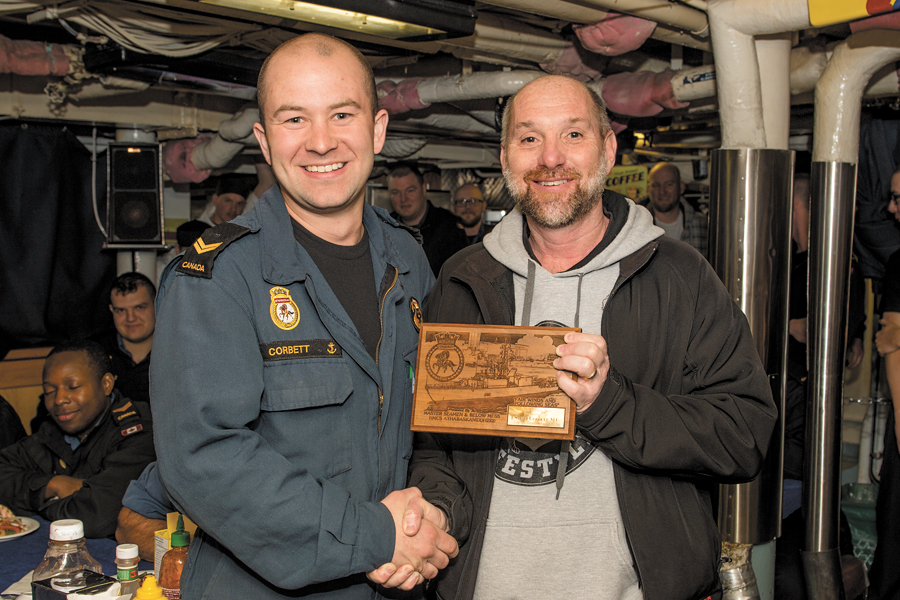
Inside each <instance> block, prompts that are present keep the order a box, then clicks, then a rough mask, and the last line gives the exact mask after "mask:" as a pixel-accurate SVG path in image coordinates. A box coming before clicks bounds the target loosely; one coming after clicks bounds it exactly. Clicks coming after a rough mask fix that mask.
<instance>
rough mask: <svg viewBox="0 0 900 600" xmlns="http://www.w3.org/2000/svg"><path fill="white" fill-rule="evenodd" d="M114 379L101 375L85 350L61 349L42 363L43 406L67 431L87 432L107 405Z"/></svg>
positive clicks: (75, 434) (75, 432)
mask: <svg viewBox="0 0 900 600" xmlns="http://www.w3.org/2000/svg"><path fill="white" fill-rule="evenodd" d="M114 383H115V379H114V378H113V375H112V373H104V374H103V375H101V374H100V373H98V372H97V369H96V367H95V366H94V365H92V364H91V362H90V359H89V358H88V354H87V353H86V352H60V353H59V354H53V355H51V356H50V357H48V358H47V362H45V363H44V376H43V387H44V406H45V407H46V408H47V410H48V411H49V412H50V417H51V418H52V419H53V420H54V421H55V422H56V424H57V425H59V428H60V429H62V430H63V431H64V432H66V433H67V434H69V435H74V436H81V435H83V434H86V433H87V432H88V431H89V430H90V428H91V426H92V425H93V424H94V423H95V422H96V421H97V419H99V418H100V415H102V414H103V413H104V412H105V411H106V409H107V408H109V395H110V394H111V393H112V390H113V384H114Z"/></svg>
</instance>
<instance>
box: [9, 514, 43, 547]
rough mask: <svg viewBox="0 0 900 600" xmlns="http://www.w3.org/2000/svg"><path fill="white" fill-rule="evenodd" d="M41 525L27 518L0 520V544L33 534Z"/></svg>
mask: <svg viewBox="0 0 900 600" xmlns="http://www.w3.org/2000/svg"><path fill="white" fill-rule="evenodd" d="M40 526H41V524H40V523H38V522H37V521H35V520H34V519H29V518H28V517H7V518H0V542H6V541H8V540H14V539H16V538H20V537H22V536H23V535H28V534H29V533H32V532H35V531H37V530H38V528H40Z"/></svg>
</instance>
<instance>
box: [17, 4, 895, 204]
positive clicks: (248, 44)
mask: <svg viewBox="0 0 900 600" xmlns="http://www.w3.org/2000/svg"><path fill="white" fill-rule="evenodd" d="M256 4H258V5H259V6H263V5H265V2H259V3H256ZM292 4H294V3H291V2H275V1H274V0H272V2H271V5H272V6H273V7H275V8H273V10H272V14H265V13H262V12H250V11H249V10H240V9H239V8H234V7H239V6H241V5H242V2H241V1H240V0H203V1H200V0H145V1H134V0H102V1H97V2H77V1H76V2H71V3H61V4H60V3H57V2H53V3H51V2H22V1H20V0H0V35H2V36H3V37H4V38H5V39H4V40H2V41H3V42H4V43H3V47H2V48H0V52H2V53H3V54H5V57H4V60H3V63H4V67H3V71H4V72H6V73H8V75H7V76H6V77H5V78H4V81H5V83H4V84H3V85H2V87H3V88H5V89H0V114H3V115H5V118H6V119H18V120H21V121H24V122H42V121H48V120H50V121H55V122H60V121H61V122H63V123H65V124H66V125H67V126H68V127H69V128H70V129H71V130H72V131H73V132H76V134H78V135H79V137H80V138H82V139H88V138H90V137H91V135H92V132H93V129H94V128H95V127H96V128H97V131H98V136H99V138H100V142H101V144H102V143H103V140H104V139H112V138H114V136H115V129H116V128H121V127H135V128H138V129H143V130H149V131H152V132H154V133H155V134H156V136H157V138H158V139H159V140H160V141H165V140H170V139H177V138H190V137H194V136H197V135H202V134H209V133H215V132H216V131H218V130H219V129H220V127H219V125H220V123H222V122H224V121H226V120H227V119H229V118H231V117H232V115H234V114H235V113H237V112H239V111H240V110H242V109H244V108H247V107H249V106H252V105H253V103H254V101H255V95H254V94H255V87H254V86H255V83H256V76H257V73H258V69H259V66H260V65H261V64H262V61H263V59H264V58H265V56H266V55H267V54H268V53H269V52H270V51H271V50H272V49H274V48H275V47H276V46H277V45H278V44H279V43H281V42H283V41H284V40H286V39H289V38H290V37H293V36H295V35H297V34H300V33H302V32H305V31H322V32H327V33H330V34H333V35H336V36H339V37H343V38H345V39H347V40H348V41H350V42H352V43H353V44H354V45H355V46H356V47H357V48H359V49H360V50H361V51H362V52H363V53H364V54H365V56H366V57H367V59H368V60H369V62H370V64H371V65H372V67H373V70H374V73H375V76H376V80H377V82H378V84H379V85H378V92H379V97H380V101H381V104H382V106H383V107H385V108H387V109H388V111H389V113H390V115H391V120H390V124H389V128H388V142H387V144H386V147H385V149H384V150H383V152H382V154H381V156H380V157H378V159H377V161H378V162H376V168H375V171H374V172H373V177H377V176H379V175H382V174H383V173H384V172H385V167H386V165H390V164H391V163H393V162H395V161H398V160H411V161H414V162H416V163H418V164H419V165H420V166H422V167H424V168H425V169H433V170H435V171H440V172H443V173H445V185H444V187H445V188H447V187H450V188H452V187H455V185H458V181H464V180H472V179H475V180H483V179H491V178H498V177H499V175H500V165H499V151H498V143H499V114H500V111H501V108H502V102H503V98H505V97H508V96H509V95H510V94H511V93H513V92H514V91H515V90H516V89H518V87H521V85H523V84H524V83H526V82H527V81H529V80H531V79H532V78H534V77H535V76H537V75H539V74H541V73H560V74H568V75H571V76H575V77H578V78H579V79H581V80H583V81H586V82H589V83H590V84H591V85H592V87H594V88H595V89H596V90H598V91H599V92H600V93H601V95H602V96H603V97H604V100H605V101H606V102H607V105H608V107H609V109H610V113H611V117H612V120H613V121H614V123H615V124H616V125H615V126H616V128H617V132H618V139H619V154H620V157H619V159H618V160H617V164H626V165H628V164H632V165H645V164H650V163H653V162H657V161H659V160H674V161H676V162H677V163H679V165H680V166H682V167H683V169H682V171H683V177H684V179H686V182H687V183H688V196H689V197H690V198H691V199H695V200H698V201H699V202H700V204H705V203H706V202H707V200H708V190H709V186H708V180H707V179H706V174H707V172H708V161H709V152H710V151H711V150H712V149H715V148H718V147H720V145H721V141H722V136H721V125H720V115H719V111H718V102H719V99H718V98H717V96H716V86H715V61H714V55H713V51H712V50H713V49H712V44H711V41H710V28H709V23H708V19H707V14H706V12H705V11H706V9H707V6H706V2H705V0H685V1H683V2H677V1H671V2H670V1H666V0H628V1H627V2H621V3H619V2H613V1H612V0H606V1H603V0H594V1H588V0H582V1H579V2H564V1H562V0H548V1H546V2H535V1H534V0H492V1H490V2H486V3H481V2H471V1H466V0H456V1H454V2H437V3H435V2H426V1H425V0H407V1H406V2H397V1H391V2H384V3H370V4H375V5H380V4H384V5H385V6H389V7H391V10H392V11H393V12H394V13H396V15H395V14H391V15H388V16H397V15H405V14H408V13H409V14H411V13H414V14H415V18H417V19H418V22H419V23H426V25H425V27H424V28H423V27H417V28H415V29H412V28H410V30H411V33H412V35H411V37H410V36H409V33H410V31H405V30H404V31H402V32H401V33H400V34H396V35H400V36H403V35H407V36H408V38H409V39H407V38H403V37H401V38H399V39H392V38H391V37H383V36H380V35H371V34H367V33H362V32H363V31H366V25H348V26H347V27H349V28H350V29H340V28H336V27H328V26H322V25H315V24H312V23H309V22H304V21H301V20H295V19H293V18H286V17H285V16H284V15H286V14H290V12H291V11H294V13H299V12H301V11H304V10H306V9H305V8H303V7H301V6H299V4H301V3H296V4H298V7H297V8H296V10H294V8H293V7H292V8H291V9H290V10H285V11H282V12H280V13H279V12H278V11H279V10H281V9H280V8H278V7H282V8H283V7H285V6H287V5H292ZM330 4H333V5H335V6H338V7H339V8H341V7H348V8H349V9H350V10H349V11H347V12H346V13H345V14H347V15H349V14H350V11H352V10H353V8H354V6H353V5H354V3H353V2H350V1H348V0H341V1H339V2H330ZM358 4H360V5H363V4H365V3H358ZM246 5H249V3H246ZM619 5H621V6H622V9H624V10H626V11H630V12H629V14H623V13H619V12H615V11H614V10H612V9H610V8H603V6H611V7H616V6H619ZM276 9H277V10H276ZM644 16H646V17H647V18H643V17H644ZM346 18H347V19H349V18H350V17H349V16H348V17H346ZM651 19H656V20H651ZM894 23H896V19H895V20H894ZM439 27H444V28H445V29H447V30H450V31H449V32H442V31H441V30H438V29H436V28H439ZM354 28H355V29H356V30H352V29H354ZM423 32H424V33H423ZM385 35H394V34H390V33H388V34H385ZM792 35H793V39H792V46H793V50H792V51H791V88H792V90H791V91H792V96H791V109H790V112H791V115H790V148H791V149H793V150H797V151H798V152H799V153H800V154H799V158H798V161H799V164H800V165H801V166H803V165H804V164H805V163H804V161H808V159H807V157H808V154H807V153H808V152H809V151H810V149H811V140H812V136H813V86H814V84H815V81H816V79H817V77H818V75H819V74H820V73H821V71H822V69H823V68H824V65H825V63H826V61H827V59H828V56H829V53H830V52H831V49H832V48H833V47H834V46H835V45H836V44H838V43H840V42H841V41H843V40H845V39H847V38H848V36H850V35H851V27H850V25H848V24H847V23H838V24H834V25H828V26H822V27H818V28H813V27H811V26H810V27H809V28H807V29H802V30H799V31H794V32H793V34H792ZM423 38H424V39H423ZM410 39H412V40H419V41H410ZM29 42H35V43H36V44H34V45H29ZM892 69H893V67H891V66H885V68H884V69H882V70H881V71H880V72H879V73H878V75H877V76H876V77H874V78H873V81H876V80H880V79H886V80H887V81H886V82H881V87H879V88H878V89H875V90H873V91H872V92H871V93H870V94H867V97H866V98H865V100H864V107H863V110H864V111H866V112H886V113H889V114H890V115H892V114H893V113H894V112H895V111H896V110H897V108H898V106H897V86H896V75H893V79H891V72H892ZM763 76H764V77H765V74H764V75H763ZM891 82H893V84H894V85H893V89H890V83H891ZM874 87H878V86H874ZM882 88H883V89H882ZM250 126H252V124H251V125H246V124H245V125H244V126H243V129H241V128H238V130H239V131H238V132H237V134H236V135H241V137H242V138H244V139H242V140H234V139H232V140H229V141H230V142H235V141H238V142H241V144H242V146H241V147H240V151H239V152H236V153H232V154H227V153H226V154H225V155H224V156H226V157H227V159H226V158H222V157H217V159H216V162H215V164H211V165H206V166H207V167H211V168H213V169H214V170H215V171H216V172H217V173H218V172H226V171H229V170H233V169H235V168H236V167H237V166H240V165H241V164H249V163H251V162H253V161H254V160H259V149H258V146H257V145H256V143H255V141H253V140H252V135H249V134H250ZM248 136H249V138H250V139H246V138H247V137H248ZM195 162H196V161H195ZM447 173H449V174H450V175H449V179H448V175H446V174H447ZM453 178H455V179H456V181H454V180H453ZM432 187H437V186H432ZM490 187H491V189H490V190H489V191H488V202H489V205H490V206H491V207H492V208H495V209H500V210H505V209H509V208H510V207H511V205H512V200H511V199H510V198H509V196H508V195H507V194H506V193H505V192H504V191H503V186H502V185H499V186H490Z"/></svg>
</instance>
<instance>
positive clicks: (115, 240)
mask: <svg viewBox="0 0 900 600" xmlns="http://www.w3.org/2000/svg"><path fill="white" fill-rule="evenodd" d="M160 154H161V153H160V149H159V145H158V144H140V143H118V142H117V143H111V144H110V145H109V151H108V152H107V161H108V171H107V173H108V179H107V181H108V184H107V186H108V187H107V194H106V202H107V212H106V221H107V225H106V240H107V246H109V247H113V246H120V247H128V248H134V247H146V246H153V247H161V246H163V244H164V241H163V203H162V189H163V186H162V165H161V155H160Z"/></svg>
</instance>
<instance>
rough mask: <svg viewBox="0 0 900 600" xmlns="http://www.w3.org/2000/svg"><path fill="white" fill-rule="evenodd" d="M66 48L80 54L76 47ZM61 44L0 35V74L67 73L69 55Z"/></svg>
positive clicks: (59, 75) (56, 74)
mask: <svg viewBox="0 0 900 600" xmlns="http://www.w3.org/2000/svg"><path fill="white" fill-rule="evenodd" d="M68 48H70V49H71V50H74V51H75V52H76V53H79V54H80V52H81V49H80V48H79V47H78V46H72V45H69V46H68ZM71 50H68V51H67V49H66V46H64V45H62V44H48V43H46V42H32V41H29V40H11V39H9V38H8V37H6V36H3V35H0V73H14V74H16V75H55V76H57V77H63V76H64V75H67V74H68V73H69V53H70V52H71Z"/></svg>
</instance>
